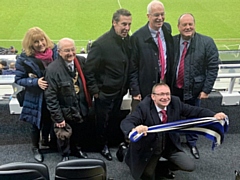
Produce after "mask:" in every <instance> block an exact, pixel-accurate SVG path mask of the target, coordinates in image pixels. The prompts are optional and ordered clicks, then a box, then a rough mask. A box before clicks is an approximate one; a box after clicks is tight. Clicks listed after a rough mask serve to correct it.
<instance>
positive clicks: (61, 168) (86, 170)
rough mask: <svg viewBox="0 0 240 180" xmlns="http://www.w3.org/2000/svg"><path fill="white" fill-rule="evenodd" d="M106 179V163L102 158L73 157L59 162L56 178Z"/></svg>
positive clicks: (63, 179) (61, 179)
mask: <svg viewBox="0 0 240 180" xmlns="http://www.w3.org/2000/svg"><path fill="white" fill-rule="evenodd" d="M66 179H69V180H81V179H84V180H106V164H105V162H104V161H102V160H100V159H73V160H69V161H64V162H60V163H58V164H57V167H56V172H55V180H66Z"/></svg>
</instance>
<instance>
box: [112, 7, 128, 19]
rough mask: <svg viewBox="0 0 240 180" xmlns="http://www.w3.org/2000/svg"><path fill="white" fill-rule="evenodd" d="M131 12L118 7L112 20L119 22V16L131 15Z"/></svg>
mask: <svg viewBox="0 0 240 180" xmlns="http://www.w3.org/2000/svg"><path fill="white" fill-rule="evenodd" d="M131 15H132V14H131V13H130V11H128V10H127V9H118V10H117V11H116V12H115V13H114V14H113V17H112V22H113V21H116V22H119V20H120V16H131Z"/></svg>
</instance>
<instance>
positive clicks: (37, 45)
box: [33, 37, 47, 52]
mask: <svg viewBox="0 0 240 180" xmlns="http://www.w3.org/2000/svg"><path fill="white" fill-rule="evenodd" d="M46 48H47V47H46V39H45V38H44V37H41V38H38V39H35V40H34V42H33V49H34V50H35V51H38V52H44V51H45V50H46Z"/></svg>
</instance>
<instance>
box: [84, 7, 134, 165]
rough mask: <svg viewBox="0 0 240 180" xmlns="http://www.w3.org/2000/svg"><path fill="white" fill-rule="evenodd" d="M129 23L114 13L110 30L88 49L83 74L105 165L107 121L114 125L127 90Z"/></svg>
mask: <svg viewBox="0 0 240 180" xmlns="http://www.w3.org/2000/svg"><path fill="white" fill-rule="evenodd" d="M131 23H132V17H131V13H130V12H129V11H128V10H126V9H119V10H117V11H116V12H115V13H114V14H113V17H112V28H111V29H110V31H108V32H106V33H105V34H103V35H102V36H101V37H99V38H98V39H97V40H96V41H94V42H93V44H92V46H91V51H90V52H89V54H88V57H87V62H86V65H85V68H84V73H85V77H86V81H87V85H88V89H89V91H90V93H91V95H93V96H94V105H95V113H96V121H97V127H96V129H97V132H96V134H97V138H98V141H97V143H98V147H99V150H100V153H101V154H102V155H103V156H104V157H105V158H106V159H107V160H109V161H111V160H112V155H111V153H110V150H109V148H108V141H109V135H110V134H109V130H110V129H113V128H114V127H109V125H108V124H109V121H115V124H116V127H117V128H118V130H119V132H120V128H119V122H117V121H116V119H117V118H118V116H119V113H120V107H121V104H122V100H123V96H124V95H125V94H126V93H127V89H128V67H129V58H130V44H129V36H128V32H129V30H130V27H131Z"/></svg>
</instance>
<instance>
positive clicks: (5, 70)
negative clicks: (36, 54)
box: [0, 60, 15, 75]
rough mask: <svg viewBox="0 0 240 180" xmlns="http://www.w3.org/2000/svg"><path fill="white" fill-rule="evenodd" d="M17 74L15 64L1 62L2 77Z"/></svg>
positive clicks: (0, 72) (0, 71) (0, 73)
mask: <svg viewBox="0 0 240 180" xmlns="http://www.w3.org/2000/svg"><path fill="white" fill-rule="evenodd" d="M14 74H15V62H10V63H9V65H8V63H7V61H5V60H0V75H14Z"/></svg>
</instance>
